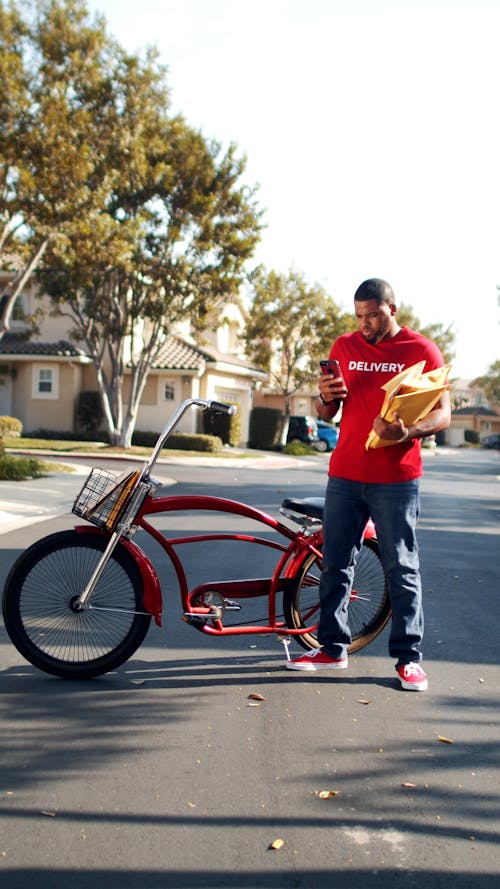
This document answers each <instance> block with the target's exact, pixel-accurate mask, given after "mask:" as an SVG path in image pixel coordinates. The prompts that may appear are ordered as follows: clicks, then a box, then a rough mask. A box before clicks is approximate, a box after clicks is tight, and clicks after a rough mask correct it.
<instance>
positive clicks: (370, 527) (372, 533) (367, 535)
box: [363, 519, 377, 540]
mask: <svg viewBox="0 0 500 889" xmlns="http://www.w3.org/2000/svg"><path fill="white" fill-rule="evenodd" d="M376 536H377V529H376V528H375V525H374V523H373V519H368V521H367V523H366V527H365V530H364V533H363V537H364V539H365V540H371V539H372V537H376Z"/></svg>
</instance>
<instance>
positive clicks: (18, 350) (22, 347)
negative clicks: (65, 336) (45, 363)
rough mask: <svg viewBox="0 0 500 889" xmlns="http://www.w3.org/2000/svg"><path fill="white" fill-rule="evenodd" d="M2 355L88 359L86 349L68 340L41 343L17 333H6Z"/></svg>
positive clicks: (2, 344)
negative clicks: (78, 357)
mask: <svg viewBox="0 0 500 889" xmlns="http://www.w3.org/2000/svg"><path fill="white" fill-rule="evenodd" d="M0 355H45V356H48V357H55V356H57V357H65V356H67V357H68V358H75V357H76V356H80V357H87V356H86V352H85V351H84V349H79V348H78V347H77V346H75V345H73V343H70V342H68V341H67V340H58V341H57V342H56V343H41V342H37V341H36V340H27V339H24V337H22V336H18V335H17V334H15V333H5V334H4V335H3V337H2V339H1V340H0Z"/></svg>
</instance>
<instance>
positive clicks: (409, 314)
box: [397, 303, 456, 364]
mask: <svg viewBox="0 0 500 889" xmlns="http://www.w3.org/2000/svg"><path fill="white" fill-rule="evenodd" d="M397 318H398V324H400V325H401V326H402V327H403V326H404V327H411V329H412V330H416V331H417V333H421V334H422V336H425V337H427V339H429V340H432V342H434V343H435V344H436V346H437V347H438V349H439V350H440V352H441V354H442V356H443V358H444V362H445V364H453V359H454V357H455V340H456V333H455V331H454V330H453V324H450V325H449V327H444V325H443V324H439V323H434V324H427V325H424V324H422V322H421V321H419V319H418V318H417V316H416V315H415V313H414V311H413V309H412V307H411V306H407V305H405V303H401V305H399V306H398V315H397Z"/></svg>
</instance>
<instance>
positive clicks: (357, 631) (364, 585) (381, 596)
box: [283, 538, 391, 652]
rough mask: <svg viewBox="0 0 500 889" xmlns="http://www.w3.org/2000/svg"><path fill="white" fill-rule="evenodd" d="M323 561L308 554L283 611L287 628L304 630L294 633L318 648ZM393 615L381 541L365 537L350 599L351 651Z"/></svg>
mask: <svg viewBox="0 0 500 889" xmlns="http://www.w3.org/2000/svg"><path fill="white" fill-rule="evenodd" d="M320 576H321V563H320V561H319V560H318V558H317V557H316V556H315V555H314V554H312V553H311V554H309V555H308V556H306V557H305V559H304V561H303V562H302V563H301V565H300V567H299V570H298V571H297V573H296V575H295V577H293V578H291V579H290V580H289V583H288V585H287V587H286V589H285V592H284V594H283V610H284V613H285V620H286V624H287V627H289V628H290V629H291V630H304V633H301V634H300V635H297V636H295V638H296V640H297V642H298V643H299V644H300V645H302V647H303V648H307V649H308V650H310V649H311V648H318V640H317V638H316V630H317V625H318V620H319V611H320V604H319V590H318V588H319V581H320ZM390 616H391V605H390V600H389V592H388V589H387V582H386V577H385V572H384V569H383V567H382V561H381V558H380V552H379V548H378V543H377V541H376V540H375V539H373V538H372V539H370V540H365V541H364V542H363V546H362V547H361V550H360V552H359V555H358V560H357V563H356V567H355V570H354V582H353V586H352V592H351V599H350V602H349V626H350V629H351V634H352V642H351V645H350V647H349V651H351V652H353V651H359V649H360V648H364V647H365V645H368V644H369V643H370V642H371V641H372V640H373V639H375V637H376V636H378V635H379V633H381V632H382V630H383V629H384V627H385V625H386V624H387V622H388V620H389V618H390Z"/></svg>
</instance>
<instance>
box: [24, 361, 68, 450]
mask: <svg viewBox="0 0 500 889" xmlns="http://www.w3.org/2000/svg"><path fill="white" fill-rule="evenodd" d="M39 368H44V369H46V368H51V369H52V370H53V373H54V389H53V392H51V393H49V394H46V395H41V394H40V393H37V392H36V379H37V370H38V369H39ZM80 388H81V367H80V366H79V365H76V364H69V363H58V362H56V361H44V362H37V361H36V360H34V361H33V362H32V363H30V362H26V363H18V364H17V377H16V380H15V386H14V387H13V397H12V414H13V416H15V417H18V418H19V419H20V420H21V422H22V424H23V431H24V433H25V434H26V433H29V432H33V431H35V430H37V429H50V430H61V431H72V429H73V423H74V408H75V401H76V397H77V394H78V392H79V390H80Z"/></svg>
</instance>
